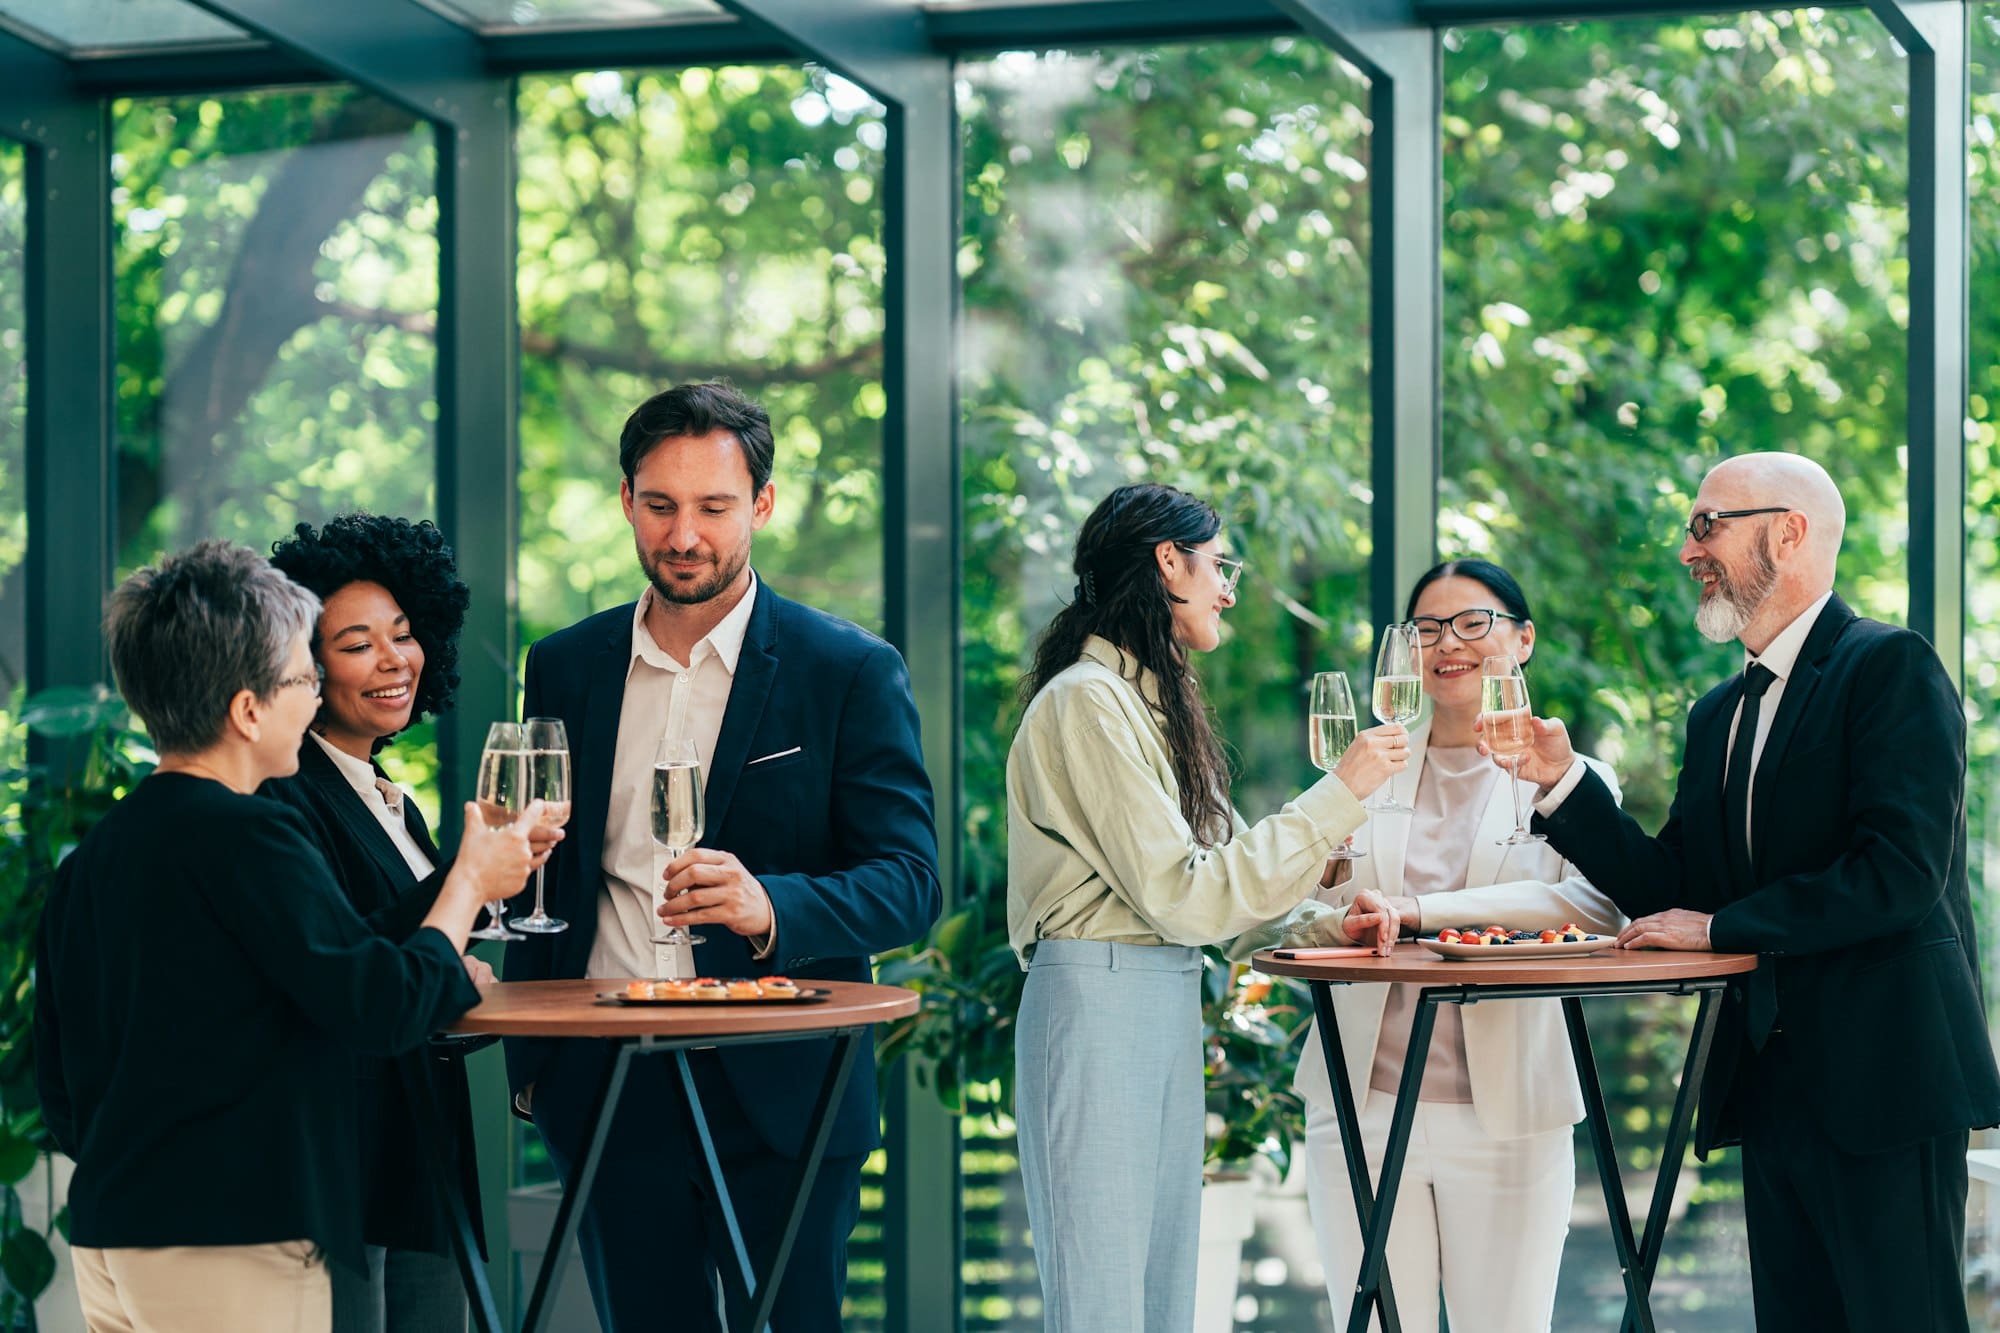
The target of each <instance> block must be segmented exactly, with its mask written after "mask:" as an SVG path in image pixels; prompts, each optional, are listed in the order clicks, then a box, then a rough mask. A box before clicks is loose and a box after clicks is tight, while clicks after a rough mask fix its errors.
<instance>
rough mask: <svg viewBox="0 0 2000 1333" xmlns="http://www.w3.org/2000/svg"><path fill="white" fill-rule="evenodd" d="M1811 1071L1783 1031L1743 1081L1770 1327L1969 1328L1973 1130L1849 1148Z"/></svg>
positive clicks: (1895, 1331) (1820, 1332)
mask: <svg viewBox="0 0 2000 1333" xmlns="http://www.w3.org/2000/svg"><path fill="white" fill-rule="evenodd" d="M1799 1072H1800V1065H1799V1056H1798V1053H1797V1051H1796V1050H1795V1049H1794V1048H1793V1047H1792V1045H1791V1042H1790V1039H1789V1038H1787V1037H1786V1036H1785V1035H1784V1034H1783V1033H1782V1032H1780V1033H1774V1034H1773V1035H1772V1037H1771V1039H1770V1041H1769V1042H1768V1043H1767V1044H1766V1046H1765V1047H1764V1049H1763V1051H1762V1052H1761V1053H1759V1054H1757V1055H1755V1056H1752V1057H1749V1059H1748V1061H1747V1064H1746V1067H1745V1069H1744V1070H1743V1071H1741V1072H1740V1073H1739V1075H1738V1077H1739V1078H1741V1079H1743V1080H1744V1083H1743V1086H1742V1088H1741V1089H1740V1091H1739V1093H1738V1096H1739V1097H1740V1098H1741V1099H1742V1100H1741V1102H1740V1105H1741V1106H1742V1111H1743V1120H1742V1125H1743V1202H1744V1212H1745V1214H1746V1217H1747V1220H1748V1224H1749V1233H1750V1281H1751V1289H1752V1291H1753V1293H1754V1296H1755V1299H1756V1305H1757V1328H1758V1331H1759V1333H1791V1331H1792V1330H1796V1331H1797V1333H1919V1331H1921V1333H1964V1331H1965V1330H1966V1329H1967V1322H1966V1313H1965V1285H1964V1275H1963V1273H1962V1271H1961V1263H1962V1260H1961V1256H1962V1254H1963V1252H1964V1248H1965V1192H1966V1171H1965V1149H1966V1144H1967V1141H1968V1136H1967V1135H1966V1134H1965V1133H1964V1132H1962V1131H1961V1132H1959V1133H1956V1134H1945V1135H1941V1136H1939V1137H1937V1138H1934V1139H1925V1140H1922V1141H1920V1142H1918V1143H1915V1144H1910V1145H1907V1146H1904V1147H1900V1148H1890V1149H1886V1150H1884V1151H1882V1152H1879V1153H1865V1154H1856V1153H1848V1152H1843V1151H1842V1150H1841V1149H1840V1148H1838V1147H1836V1146H1835V1145H1834V1144H1833V1142H1832V1141H1831V1140H1830V1139H1828V1138H1827V1136H1826V1134H1825V1133H1824V1132H1823V1131H1822V1130H1821V1128H1820V1125H1819V1118H1818V1116H1817V1115H1816V1114H1815V1112H1814V1110H1813V1108H1812V1106H1810V1105H1809V1104H1807V1102H1806V1101H1805V1100H1804V1098H1803V1097H1802V1096H1801V1095H1800V1094H1799V1092H1798V1089H1799V1088H1800V1086H1801V1084H1800V1081H1799V1079H1798V1074H1799ZM1865 1076H1866V1075H1865V1074H1857V1077H1865ZM1909 1091H1910V1095H1911V1096H1913V1097H1921V1096H1922V1095H1923V1090H1922V1089H1921V1088H1912V1089H1910V1090H1909Z"/></svg>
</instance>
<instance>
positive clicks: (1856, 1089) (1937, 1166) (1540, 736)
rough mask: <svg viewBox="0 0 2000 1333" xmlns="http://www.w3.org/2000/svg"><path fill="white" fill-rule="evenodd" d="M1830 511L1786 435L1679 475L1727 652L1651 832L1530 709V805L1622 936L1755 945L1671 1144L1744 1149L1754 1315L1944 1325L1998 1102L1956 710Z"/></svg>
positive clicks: (1707, 945)
mask: <svg viewBox="0 0 2000 1333" xmlns="http://www.w3.org/2000/svg"><path fill="white" fill-rule="evenodd" d="M1845 522H1846V511H1845V508H1844V506H1843V505H1842V504H1841V499H1840V492H1839V490H1838V488H1836V487H1835V486H1834V484H1833V480H1832V479H1831V478H1830V477H1828V476H1827V474H1826V472H1825V471H1824V470H1823V469H1822V468H1821V467H1820V466H1819V465H1818V464H1816V463H1813V462H1811V461H1810V460H1808V459H1805V458H1801V457H1799V456H1797V455H1794V454H1783V453H1764V454H1749V455H1745V456H1742V457H1738V458H1732V459H1729V460H1727V461H1725V462H1723V463H1721V464H1719V465H1718V466H1717V467H1716V468H1715V469H1714V470H1713V471H1711V472H1710V473H1709V474H1708V476H1707V477H1706V478H1705V479H1704V480H1703V482H1702V485H1701V491H1700V493H1699V494H1698V495H1697V496H1696V497H1695V502H1694V511H1693V514H1692V515H1691V516H1690V518H1689V522H1688V525H1687V531H1688V540H1687V542H1686V543H1685V544H1684V545H1683V546H1682V547H1681V552H1680V560H1681V564H1683V565H1685V566H1686V567H1687V569H1688V572H1689V574H1690V575H1691V576H1692V577H1693V578H1694V580H1695V582H1697V583H1698V584H1700V586H1701V594H1700V598H1701V600H1700V604H1699V606H1698V607H1697V609H1696V612H1695V624H1696V626H1697V627H1698V628H1699V629H1700V630H1701V632H1702V633H1703V634H1704V635H1706V636H1707V637H1708V638H1710V639H1712V640H1714V641H1715V642H1717V643H1726V642H1728V641H1729V640H1731V639H1735V640H1737V641H1738V642H1740V643H1741V644H1742V645H1743V649H1744V654H1745V662H1744V669H1743V670H1742V671H1741V672H1739V673H1737V674H1735V675H1732V676H1731V677H1730V678H1729V679H1728V680H1726V681H1724V682H1723V683H1722V684H1720V685H1718V686H1716V687H1715V688H1714V689H1713V690H1710V691H1709V692H1708V693H1707V694H1706V695H1704V696H1703V697H1702V699H1701V700H1700V701H1699V702H1698V703H1696V704H1695V706H1694V708H1693V709H1692V710H1691V711H1690V712H1689V714H1688V722H1687V741H1686V746H1685V749H1684V756H1683V762H1682V767H1681V772H1680V777H1679V781H1678V785H1677V787H1676V789H1675V792H1674V803H1673V808H1672V809H1671V811H1669V813H1668V816H1667V822H1666V825H1665V826H1664V827H1663V828H1661V830H1660V831H1659V833H1658V834H1657V835H1648V834H1647V833H1646V832H1645V831H1644V830H1643V829H1642V828H1640V826H1639V825H1638V824H1637V823H1636V822H1635V821H1634V820H1633V819H1632V817H1631V816H1630V815H1627V814H1625V813H1624V812H1623V811H1621V810H1620V809H1619V808H1618V805H1617V802H1616V800H1615V799H1614V798H1613V796H1612V794H1611V792H1610V791H1609V789H1608V788H1606V787H1605V785H1604V783H1603V782H1602V781H1601V780H1600V779H1599V778H1598V777H1597V776H1596V775H1595V774H1594V773H1592V772H1590V771H1589V770H1588V769H1586V768H1585V767H1584V765H1583V763H1582V762H1581V761H1580V760H1578V759H1576V757H1575V755H1574V754H1573V753H1572V751H1571V749H1570V745H1569V738H1568V735H1567V733H1566V731H1565V729H1564V727H1563V725H1562V723H1561V722H1559V721H1548V720H1543V719H1536V722H1535V744H1534V747H1533V749H1532V751H1531V753H1530V755H1529V757H1528V759H1527V760H1526V761H1525V762H1524V763H1523V764H1522V766H1521V774H1520V775H1521V776H1522V777H1524V778H1527V779H1529V780H1531V781H1534V782H1538V783H1540V784H1542V797H1541V799H1540V800H1539V801H1538V803H1537V806H1536V809H1537V816H1536V821H1535V826H1536V828H1538V829H1539V830H1541V831H1542V832H1544V833H1546V834H1547V835H1548V838H1549V841H1550V842H1551V843H1552V844H1553V845H1554V846H1555V847H1556V848H1558V849H1559V850H1560V851H1561V852H1562V854H1563V855H1564V856H1565V857H1567V858H1568V859H1569V860H1570V861H1571V862H1573V863H1574V864H1575V865H1576V867H1577V869H1578V870H1579V871H1580V872H1581V873H1582V874H1583V875H1585V876H1586V877H1587V878H1588V879H1589V880H1590V881H1591V883H1593V884H1595V885H1597V886H1598V887H1599V888H1600V889H1602V890H1603V891H1604V892H1605V893H1607V894H1609V895H1610V896H1611V897H1612V898H1613V899H1614V900H1615V901H1616V902H1617V903H1618V906H1619V907H1620V908H1621V909H1623V910H1624V911H1625V913H1626V914H1627V915H1628V916H1630V917H1631V918H1632V924H1631V925H1630V926H1628V927H1626V929H1625V930H1624V932H1623V933H1622V934H1620V935H1619V937H1618V943H1619V946H1620V947H1622V948H1631V949H1648V948H1652V949H1715V950H1717V951H1721V952H1732V953H1735V952H1741V953H1756V954H1760V955H1762V959H1761V961H1760V963H1759V966H1758V968H1757V970H1756V972H1755V973H1753V974H1751V975H1750V976H1749V977H1748V978H1747V979H1746V980H1745V982H1744V983H1743V984H1742V985H1741V986H1740V987H1736V988H1734V989H1732V990H1731V991H1730V993H1729V995H1728V998H1727V999H1726V1000H1725V1006H1726V1007H1725V1010H1724V1012H1723V1014H1722V1015H1721V1020H1720V1023H1719V1025H1718V1028H1717V1032H1716V1038H1715V1048H1714V1054H1713V1058H1712V1060H1711V1062H1710V1065H1709V1069H1708V1076H1707V1079H1706V1081H1705V1083H1704V1085H1703V1087H1702V1090H1701V1101H1700V1108H1701V1110H1700V1119H1699V1121H1698V1122H1697V1125H1696V1129H1695V1148H1696V1151H1697V1152H1698V1153H1700V1154H1701V1155H1702V1156H1703V1157H1704V1158H1706V1157H1707V1155H1708V1153H1709V1152H1710V1151H1712V1150H1714V1149H1715V1148H1718V1147H1723V1146H1727V1145H1730V1144H1738V1143H1740V1144H1741V1145H1742V1148H1743V1185H1744V1207H1745V1212H1746V1214H1747V1217H1748V1226H1749V1237H1750V1273H1751V1280H1752V1286H1753V1289H1754V1293H1755V1299H1756V1308H1757V1327H1758V1328H1759V1329H1760V1330H1766V1331H1767V1333H1768V1331H1770V1330H1789V1329H1797V1330H1801V1331H1802V1333H1803V1331H1804V1330H1811V1333H1839V1330H1857V1331H1858V1330H1879V1331H1881V1333H1891V1331H1893V1333H1904V1331H1905V1330H1912V1329H1924V1330H1936V1331H1946V1330H1962V1329H1965V1328H1966V1327H1967V1322H1966V1311H1965V1296H1964V1287H1963V1279H1962V1275H1961V1273H1960V1254H1961V1252H1962V1249H1963V1244H1964V1234H1965V1196H1966V1170H1965V1150H1966V1143H1967V1131H1968V1130H1970V1129H1976V1128H1983V1127H1986V1126H1990V1125H1994V1124H1996V1123H2000V1071H1996V1069H1995V1067H1994V1060H1993V1052H1992V1047H1991V1045H1990V1044H1989V1042H1988V1039H1987V1034H1986V1020H1985V1014H1984V1011H1983V1009H1982V1007H1981V1001H1980V988H1979V977H1978V968H1977V961H1976V960H1977V958H1978V951H1977V949H1976V947H1975V945H1974V941H1973V934H1972V905H1971V899H1970V894H1969V892H1968V889H1967V883H1966V861H1965V715H1964V712H1963V710H1962V709H1961V708H1960V705H1959V700H1958V695H1957V692H1956V691H1955V690H1954V688H1953V686H1952V683H1951V679H1950V678H1949V677H1948V676H1947V675H1946V674H1945V670H1944V667H1943V666H1942V664H1940V663H1939V661H1938V659H1937V654H1936V653H1935V652H1933V651H1932V649H1931V646H1930V645H1929V644H1928V643H1926V642H1925V641H1924V639H1923V638H1922V636H1920V635H1918V634H1915V633H1913V632H1911V631H1910V630H1907V629H1901V628H1898V627H1897V626H1894V625H1885V624H1883V623H1881V622H1880V621H1875V620H1869V619H1866V618H1864V617H1860V616H1857V615H1855V614H1854V612H1853V611H1851V610H1849V609H1848V607H1847V604H1846V603H1844V602H1842V601H1841V600H1840V598H1839V597H1838V596H1837V595H1835V593H1834V591H1833V581H1834V564H1835V560H1836V558H1837V556H1838V555H1839V552H1840V538H1841V530H1842V528H1843V526H1844V524H1845Z"/></svg>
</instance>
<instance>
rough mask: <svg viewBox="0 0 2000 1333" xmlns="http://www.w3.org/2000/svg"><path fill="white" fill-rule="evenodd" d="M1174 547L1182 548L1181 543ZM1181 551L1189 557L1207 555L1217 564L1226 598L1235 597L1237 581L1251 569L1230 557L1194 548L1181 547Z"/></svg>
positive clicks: (1176, 543)
mask: <svg viewBox="0 0 2000 1333" xmlns="http://www.w3.org/2000/svg"><path fill="white" fill-rule="evenodd" d="M1174 545H1176V546H1180V543H1179V542H1175V543H1174ZM1180 549H1181V550H1183V551H1186V552H1187V553H1188V554H1189V555H1205V556H1207V557H1208V558H1209V559H1210V560H1213V561H1214V562H1215V572H1216V573H1217V574H1220V575H1221V576H1222V595H1223V596H1225V597H1232V596H1234V595H1235V593H1236V584H1237V581H1238V580H1239V579H1241V578H1242V577H1243V571H1244V570H1246V569H1248V568H1250V566H1249V565H1247V564H1245V563H1244V562H1243V561H1241V560H1231V559H1230V558H1229V557H1228V556H1226V555H1217V554H1216V553H1215V552H1213V551H1198V550H1196V549H1195V548H1194V547H1192V546H1180Z"/></svg>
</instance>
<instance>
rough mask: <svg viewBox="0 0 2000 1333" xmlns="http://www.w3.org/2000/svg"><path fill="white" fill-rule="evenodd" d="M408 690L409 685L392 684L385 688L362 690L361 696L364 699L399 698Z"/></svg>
mask: <svg viewBox="0 0 2000 1333" xmlns="http://www.w3.org/2000/svg"><path fill="white" fill-rule="evenodd" d="M409 692H410V687H409V686H407V685H393V686H391V687H390V688H388V689H386V690H363V691H362V692H361V697H362V698H364V699H400V698H402V697H403V696H404V695H406V694H408V693H409Z"/></svg>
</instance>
